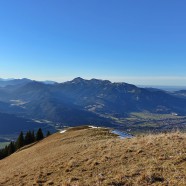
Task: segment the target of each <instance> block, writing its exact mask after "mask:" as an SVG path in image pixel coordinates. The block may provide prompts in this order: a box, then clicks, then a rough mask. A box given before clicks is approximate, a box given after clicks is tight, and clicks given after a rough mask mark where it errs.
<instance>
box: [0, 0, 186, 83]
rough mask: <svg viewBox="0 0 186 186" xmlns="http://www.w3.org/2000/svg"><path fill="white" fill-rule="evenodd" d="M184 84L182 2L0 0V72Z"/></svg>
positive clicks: (185, 16) (185, 6)
mask: <svg viewBox="0 0 186 186" xmlns="http://www.w3.org/2000/svg"><path fill="white" fill-rule="evenodd" d="M77 76H81V77H83V78H87V79H90V78H103V79H109V80H112V81H125V82H128V83H133V84H145V85H149V84H150V85H186V1H185V0H30V1H26V0H16V1H15V0H1V1H0V77H1V78H11V77H14V78H23V77H27V78H31V79H36V80H44V79H45V80H46V79H47V80H49V79H50V80H56V81H65V80H70V79H73V78H75V77H77Z"/></svg>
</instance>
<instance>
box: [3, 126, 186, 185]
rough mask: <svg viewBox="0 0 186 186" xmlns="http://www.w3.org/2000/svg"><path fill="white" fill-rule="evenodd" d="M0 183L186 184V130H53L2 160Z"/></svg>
mask: <svg viewBox="0 0 186 186" xmlns="http://www.w3.org/2000/svg"><path fill="white" fill-rule="evenodd" d="M0 185H2V186H6V185H7V186H11V185H19V186H21V185H28V186H29V185H60V186H61V185H62V186H73V185H74V186H75V185H77V186H88V185H89V186H94V185H100V186H104V185H113V186H120V185H176V186H177V185H186V134H181V133H171V134H159V135H148V136H145V137H135V138H133V139H123V140H121V139H119V138H117V137H116V136H114V135H113V134H110V133H109V131H108V130H106V129H81V130H70V131H67V132H66V133H63V134H60V133H57V134H54V135H52V136H50V137H48V138H46V139H44V140H43V141H41V142H39V143H37V144H36V145H33V146H31V147H29V148H25V149H23V150H21V151H19V152H17V153H14V154H13V155H11V156H9V157H7V158H6V159H4V160H1V161H0Z"/></svg>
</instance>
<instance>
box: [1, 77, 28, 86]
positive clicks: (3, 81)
mask: <svg viewBox="0 0 186 186" xmlns="http://www.w3.org/2000/svg"><path fill="white" fill-rule="evenodd" d="M31 81H32V80H30V79H26V78H23V79H2V78H0V87H6V86H9V85H17V86H18V85H24V84H26V83H29V82H31Z"/></svg>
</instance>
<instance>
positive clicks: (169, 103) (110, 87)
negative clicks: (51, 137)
mask: <svg viewBox="0 0 186 186" xmlns="http://www.w3.org/2000/svg"><path fill="white" fill-rule="evenodd" d="M185 95H186V94H185V91H184V90H182V91H176V92H174V93H173V92H167V91H163V90H160V89H152V88H139V87H137V86H135V85H132V84H127V83H112V82H110V81H108V80H98V79H91V80H85V79H82V78H80V77H78V78H75V79H73V80H72V81H67V82H64V83H56V82H51V81H47V82H38V81H33V80H29V79H26V78H25V79H10V80H4V79H0V112H1V113H6V114H14V115H15V116H17V117H24V118H27V119H35V120H36V119H37V120H49V121H52V122H55V123H59V124H60V125H61V126H64V125H68V126H77V125H81V124H94V125H97V126H109V127H118V126H126V123H125V121H124V119H125V118H128V117H130V116H131V114H132V113H151V114H156V115H157V114H161V115H167V114H169V115H172V114H173V113H174V115H179V116H183V117H185V115H186V99H185V98H186V97H185ZM0 120H1V117H0ZM182 123H183V122H182ZM127 128H129V127H127Z"/></svg>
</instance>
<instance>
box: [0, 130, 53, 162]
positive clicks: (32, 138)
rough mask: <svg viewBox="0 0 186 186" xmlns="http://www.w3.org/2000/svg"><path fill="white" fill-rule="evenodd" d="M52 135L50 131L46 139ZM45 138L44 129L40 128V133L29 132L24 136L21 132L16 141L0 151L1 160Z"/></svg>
mask: <svg viewBox="0 0 186 186" xmlns="http://www.w3.org/2000/svg"><path fill="white" fill-rule="evenodd" d="M49 135H50V132H49V131H48V132H47V134H46V137H47V136H49ZM43 138H44V135H43V132H42V129H41V128H39V129H38V131H37V132H36V134H35V132H34V131H32V132H31V131H28V132H26V134H25V135H24V134H23V132H22V131H21V132H20V134H19V136H18V138H17V140H16V141H11V142H10V144H9V145H6V146H5V148H3V149H0V160H1V159H3V158H5V157H7V156H9V155H11V154H12V153H14V152H15V151H17V150H18V149H20V148H22V147H24V146H25V145H29V144H31V143H34V142H37V141H40V140H42V139H43Z"/></svg>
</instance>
